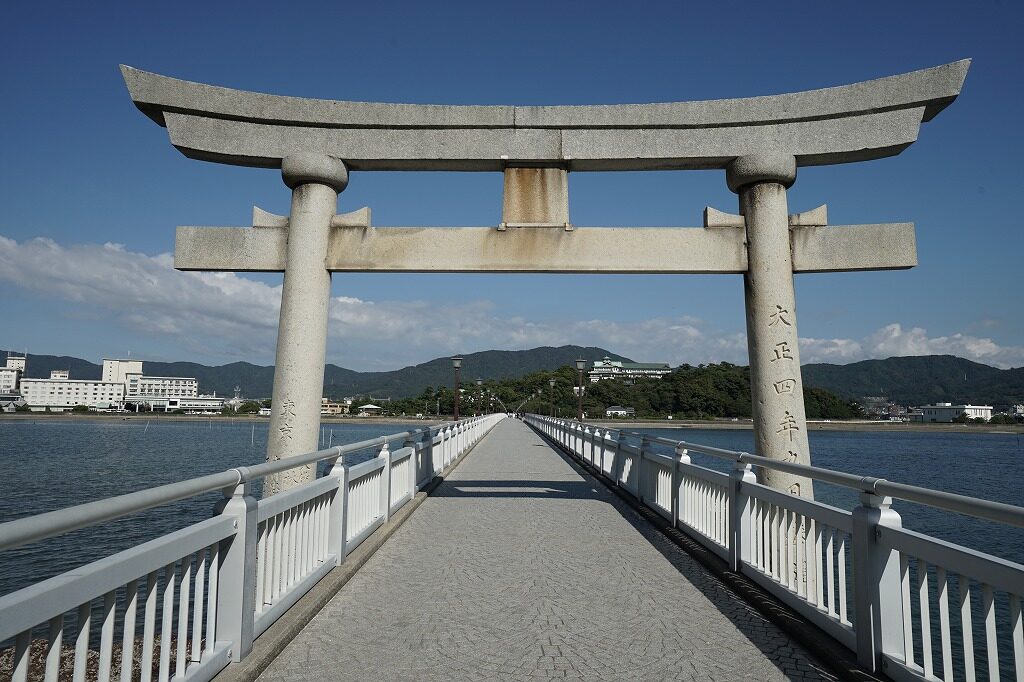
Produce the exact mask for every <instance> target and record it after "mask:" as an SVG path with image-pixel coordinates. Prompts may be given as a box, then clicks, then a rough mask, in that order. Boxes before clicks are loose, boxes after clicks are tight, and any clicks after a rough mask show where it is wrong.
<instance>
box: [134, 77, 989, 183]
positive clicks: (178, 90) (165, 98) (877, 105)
mask: <svg viewBox="0 0 1024 682" xmlns="http://www.w3.org/2000/svg"><path fill="white" fill-rule="evenodd" d="M969 65H970V61H969V60H962V61H959V62H953V63H950V64H946V65H943V66H937V67H933V68H930V69H924V70H921V71H914V72H910V73H905V74H901V75H896V76H889V77H887V78H880V79H877V80H871V81H864V82H861V83H855V84H852V85H844V86H839V87H832V88H825V89H820V90H809V91H805V92H797V93H790V94H782V95H769V96H764V97H749V98H743V99H726V100H708V101H695V102H667V103H655V104H615V105H594V106H448V105H429V104H390V103H380V102H348V101H335V100H320V99H305V98H300V97H283V96H277V95H268V94H262V93H255V92H246V91H242V90H233V89H230V88H222V87H217V86H211V85H204V84H201V83H194V82H190V81H184V80H178V79H175V78H169V77H166V76H161V75H158V74H153V73H148V72H145V71H139V70H137V69H133V68H131V67H127V66H123V67H121V68H122V73H123V75H124V79H125V83H126V84H127V86H128V89H129V91H130V93H131V96H132V100H133V101H134V102H135V104H136V106H138V108H139V109H140V110H142V111H143V112H144V113H146V115H148V116H149V117H150V118H152V119H153V120H154V121H156V122H157V123H158V124H160V125H164V126H167V127H168V128H172V129H173V128H177V137H178V139H177V140H174V143H175V144H176V145H177V146H178V147H179V148H181V149H182V150H183V151H185V152H186V153H187V154H189V155H190V156H194V157H196V158H203V159H206V160H210V161H217V162H220V163H231V164H244V165H257V166H270V167H275V166H279V165H280V159H281V156H282V155H287V154H288V153H293V152H295V151H303V150H307V149H322V148H317V147H316V146H315V143H314V142H313V141H312V139H313V138H324V137H326V138H330V139H332V140H334V141H335V142H336V143H337V144H336V146H335V147H334V148H332V149H330V150H329V151H328V153H330V154H331V155H332V156H338V157H339V158H342V159H344V160H345V161H346V163H349V164H350V165H351V167H352V168H354V169H361V170H377V169H379V170H402V169H404V170H434V169H458V170H500V169H501V168H502V167H503V166H506V165H509V164H516V163H535V164H537V165H551V164H561V166H562V167H565V166H568V167H569V169H570V170H614V169H622V170H633V169H658V168H665V169H672V168H724V167H725V165H726V164H727V163H728V162H729V161H731V160H732V158H735V156H737V153H736V152H735V151H734V150H733V149H732V148H734V147H737V146H739V147H742V148H743V149H742V151H741V152H740V153H742V154H751V153H757V152H764V151H779V152H783V153H788V154H791V155H793V156H796V157H797V160H798V163H799V164H800V165H812V164H821V163H844V162H848V161H859V160H864V159H871V158H878V157H879V156H887V155H891V154H893V153H898V152H899V151H900V150H902V149H903V148H905V147H906V145H907V144H909V143H911V142H913V140H914V139H916V135H917V130H916V129H917V127H918V126H919V125H920V123H921V122H922V121H928V120H930V119H931V118H932V117H934V116H935V115H936V114H937V113H938V112H939V111H941V110H942V109H943V108H944V107H946V106H947V105H948V104H949V103H950V102H952V101H953V100H954V99H955V98H956V97H957V95H958V94H959V92H960V89H961V86H962V85H963V81H964V78H965V77H966V74H967V70H968V67H969ZM908 114H912V118H914V119H915V120H914V121H913V128H914V129H913V131H910V130H909V128H910V126H909V125H908V120H907V115H908ZM869 122H870V123H869ZM793 127H799V128H800V129H801V132H793V131H790V128H793ZM893 128H895V129H896V130H893ZM836 130H839V131H840V133H841V134H840V136H839V139H838V141H837V142H836V144H834V145H832V144H829V138H828V137H824V138H819V140H818V141H817V144H816V145H815V144H811V143H812V140H810V139H808V138H807V135H808V134H815V135H827V134H828V133H829V132H834V131H836ZM190 131H193V132H194V134H193V135H189V134H187V133H188V132H190ZM252 135H255V136H256V137H255V138H254V139H249V140H246V141H245V144H246V145H248V146H249V147H255V148H257V149H256V150H249V151H248V152H243V151H240V150H238V149H235V148H234V147H236V146H239V145H238V143H239V142H240V140H239V138H240V137H243V136H252ZM690 136H697V137H699V138H702V139H707V138H709V137H710V138H715V139H718V140H720V141H721V143H720V144H718V145H715V146H716V147H718V148H716V149H707V150H704V151H700V150H697V151H692V150H686V149H685V146H686V145H680V144H678V143H676V144H671V143H666V140H669V141H671V140H674V139H676V140H677V139H678V138H680V137H690ZM174 137H175V135H174V131H173V130H172V140H173V138H174ZM190 137H200V138H202V139H203V141H204V143H205V144H204V145H190V144H189V139H188V138H190ZM453 137H454V138H457V139H458V140H459V144H458V145H457V146H458V147H459V150H458V151H459V157H458V158H454V157H453V155H452V154H451V153H450V152H449V151H448V150H447V149H446V145H447V144H448V142H449V140H450V139H452V138H453ZM893 137H899V138H900V139H901V142H899V143H896V144H894V143H893V142H892V138H893ZM307 138H310V140H307ZM282 142H286V143H287V144H289V145H292V146H289V147H288V148H287V150H284V151H282V149H281V144H280V143H282ZM511 142H517V143H518V144H519V145H520V146H521V147H523V149H521V150H518V151H517V149H516V148H515V146H514V145H513V144H511ZM368 143H372V147H373V154H374V155H375V156H373V157H372V158H371V155H370V154H369V153H368V152H367V150H366V149H365V148H364V147H365V146H366V145H367V144H368ZM638 143H641V144H642V146H640V147H639V148H637V146H636V145H637V144H638ZM296 144H298V146H294V145H296ZM663 147H667V148H663ZM680 147H683V149H682V153H683V154H684V156H682V157H680V156H679V155H678V154H679V153H680V152H679V148H680ZM810 147H816V148H815V149H808V148H810ZM608 149H612V150H615V149H629V150H630V151H629V152H628V153H626V152H625V151H619V152H617V153H616V152H614V151H613V152H609V151H607V150H608ZM691 153H692V154H693V156H688V155H687V154H691ZM503 157H506V158H503ZM617 159H618V160H623V159H624V161H619V162H618V163H616V160H617ZM455 161H457V162H458V163H453V162H455ZM378 162H379V163H378Z"/></svg>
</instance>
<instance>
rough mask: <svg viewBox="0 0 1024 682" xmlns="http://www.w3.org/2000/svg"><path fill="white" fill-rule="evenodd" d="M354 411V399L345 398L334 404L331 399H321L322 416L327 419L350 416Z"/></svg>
mask: <svg viewBox="0 0 1024 682" xmlns="http://www.w3.org/2000/svg"><path fill="white" fill-rule="evenodd" d="M351 409H352V399H351V398H345V399H344V400H342V401H340V402H334V401H332V400H330V399H329V398H321V399H320V414H321V415H322V416H326V417H334V416H337V415H339V414H348V413H349V411H350V410H351Z"/></svg>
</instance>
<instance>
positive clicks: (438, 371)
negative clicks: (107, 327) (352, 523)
mask: <svg viewBox="0 0 1024 682" xmlns="http://www.w3.org/2000/svg"><path fill="white" fill-rule="evenodd" d="M19 354H20V353H19ZM605 356H607V357H610V358H611V359H613V360H622V361H624V362H632V360H630V359H629V358H626V357H623V356H621V355H617V354H615V353H612V352H611V351H607V350H604V349H603V348H595V347H591V346H587V347H584V346H559V347H558V348H552V347H550V346H544V347H541V348H532V349H530V350H518V351H503V350H488V351H482V352H479V353H467V354H465V355H464V356H463V361H462V381H464V382H471V381H475V380H476V379H477V378H480V379H504V378H515V377H520V376H523V375H524V374H529V373H531V372H538V371H541V370H553V369H557V368H559V367H562V366H563V365H572V364H573V363H574V362H575V361H576V359H577V358H583V359H584V360H586V361H587V362H593V361H594V360H600V359H601V358H603V357H605ZM6 357H7V351H3V350H0V364H2V362H3V358H6ZM143 363H144V364H143V371H144V372H145V373H146V374H149V375H151V376H179V377H195V378H196V379H197V380H198V381H199V390H200V391H201V392H202V393H211V392H214V391H215V392H216V393H217V395H221V396H231V395H233V393H234V389H235V386H238V387H239V388H241V389H242V395H243V396H246V397H250V398H268V397H270V394H271V392H272V388H273V384H274V367H273V366H261V365H253V364H250V363H248V362H233V363H231V364H229V365H219V366H216V367H209V366H207V365H200V364H197V363H194V362H151V361H149V360H143ZM54 369H67V370H70V371H71V378H72V379H99V378H100V377H101V375H102V373H103V368H102V365H101V364H96V363H92V362H89V361H87V360H82V359H81V358H75V357H68V356H64V355H33V354H31V353H30V354H29V356H28V361H27V362H26V367H25V370H26V372H25V376H27V377H30V378H46V377H49V376H50V371H51V370H54ZM453 377H454V373H453V370H452V361H451V358H448V357H443V358H435V359H433V360H430V361H429V362H424V363H422V364H419V365H412V366H410V367H403V368H402V369H398V370H393V371H390V372H356V371H354V370H351V369H345V368H344V367H338V366H337V365H327V367H326V369H325V371H324V395H326V396H329V397H331V398H342V397H346V396H358V395H364V396H374V397H378V398H380V397H392V398H405V397H409V396H413V395H417V394H419V393H420V392H421V391H422V390H423V388H424V387H426V386H441V385H444V386H450V385H451V384H452V381H453Z"/></svg>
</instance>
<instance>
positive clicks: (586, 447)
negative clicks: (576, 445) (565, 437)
mask: <svg viewBox="0 0 1024 682" xmlns="http://www.w3.org/2000/svg"><path fill="white" fill-rule="evenodd" d="M580 457H582V459H583V463H584V464H589V463H590V461H591V460H592V459H593V458H594V438H593V434H592V433H591V432H590V427H589V426H584V427H583V437H582V438H581V439H580Z"/></svg>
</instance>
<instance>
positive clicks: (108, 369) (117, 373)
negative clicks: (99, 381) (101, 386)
mask: <svg viewBox="0 0 1024 682" xmlns="http://www.w3.org/2000/svg"><path fill="white" fill-rule="evenodd" d="M129 374H142V360H111V359H109V358H103V381H113V382H117V383H119V384H126V383H128V375H129Z"/></svg>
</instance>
